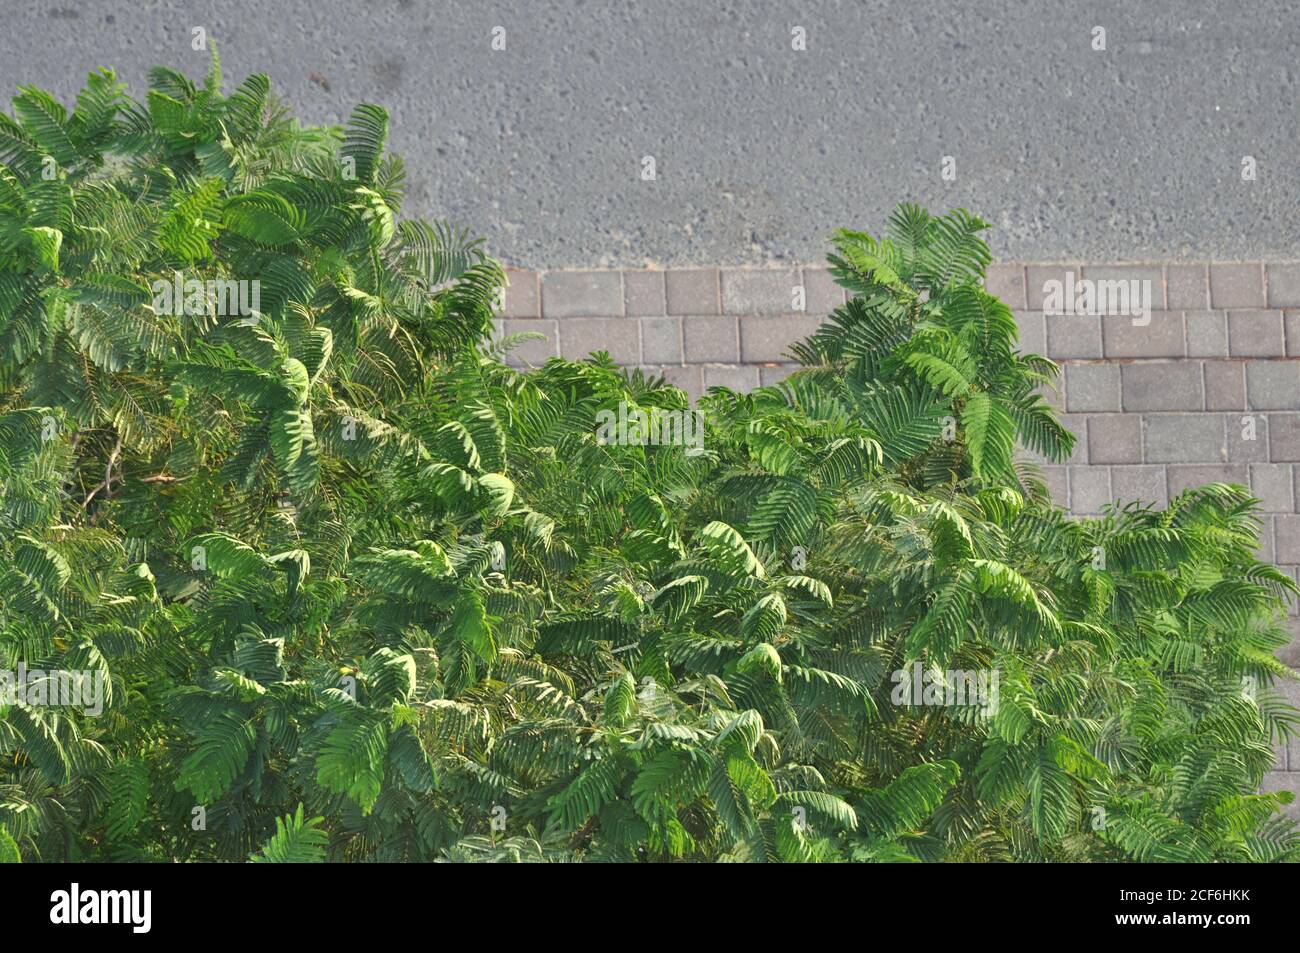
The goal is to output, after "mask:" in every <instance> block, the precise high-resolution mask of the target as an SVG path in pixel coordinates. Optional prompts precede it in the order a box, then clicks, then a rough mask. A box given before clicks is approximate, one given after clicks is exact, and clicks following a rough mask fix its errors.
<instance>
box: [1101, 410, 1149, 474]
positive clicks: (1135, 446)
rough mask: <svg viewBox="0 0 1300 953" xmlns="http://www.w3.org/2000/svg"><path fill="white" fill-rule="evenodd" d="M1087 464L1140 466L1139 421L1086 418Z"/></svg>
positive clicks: (1132, 416)
mask: <svg viewBox="0 0 1300 953" xmlns="http://www.w3.org/2000/svg"><path fill="white" fill-rule="evenodd" d="M1088 462H1089V463H1141V462H1142V418H1141V417H1139V416H1138V415H1137V414H1101V415H1096V416H1091V417H1089V418H1088Z"/></svg>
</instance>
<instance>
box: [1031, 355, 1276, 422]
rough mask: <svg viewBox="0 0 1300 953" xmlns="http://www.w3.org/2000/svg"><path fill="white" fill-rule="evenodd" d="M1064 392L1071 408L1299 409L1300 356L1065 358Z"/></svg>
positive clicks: (1064, 404) (1059, 399)
mask: <svg viewBox="0 0 1300 953" xmlns="http://www.w3.org/2000/svg"><path fill="white" fill-rule="evenodd" d="M1063 371H1064V374H1063V376H1062V378H1061V382H1062V387H1061V392H1060V393H1052V392H1047V393H1045V394H1044V396H1045V397H1046V398H1047V400H1048V401H1049V402H1051V403H1053V404H1055V405H1056V406H1058V407H1060V408H1061V409H1063V410H1066V411H1068V412H1070V413H1104V412H1108V411H1120V410H1124V411H1153V410H1181V411H1197V410H1211V411H1212V410H1224V411H1230V410H1300V360H1280V361H1260V360H1255V361H1232V360H1228V361H1200V360H1184V361H1167V362H1166V361H1142V362H1135V363H1124V364H1115V363H1100V362H1099V363H1089V362H1064V367H1063Z"/></svg>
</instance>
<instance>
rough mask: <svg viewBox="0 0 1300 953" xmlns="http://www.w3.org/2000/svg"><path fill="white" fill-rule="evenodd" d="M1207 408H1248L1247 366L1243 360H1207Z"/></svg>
mask: <svg viewBox="0 0 1300 953" xmlns="http://www.w3.org/2000/svg"><path fill="white" fill-rule="evenodd" d="M1203 371H1204V376H1205V409H1206V410H1245V409H1246V368H1245V365H1244V364H1243V363H1242V362H1241V361H1206V362H1205V367H1204V368H1203Z"/></svg>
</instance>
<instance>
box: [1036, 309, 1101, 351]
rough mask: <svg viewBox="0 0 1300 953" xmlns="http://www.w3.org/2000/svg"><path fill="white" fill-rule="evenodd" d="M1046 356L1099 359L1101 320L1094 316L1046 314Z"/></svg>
mask: <svg viewBox="0 0 1300 953" xmlns="http://www.w3.org/2000/svg"><path fill="white" fill-rule="evenodd" d="M1044 317H1045V319H1046V321H1047V356H1048V357H1051V358H1054V359H1063V360H1069V359H1070V358H1090V357H1101V356H1102V349H1101V318H1100V317H1099V316H1097V315H1094V314H1047V315H1044Z"/></svg>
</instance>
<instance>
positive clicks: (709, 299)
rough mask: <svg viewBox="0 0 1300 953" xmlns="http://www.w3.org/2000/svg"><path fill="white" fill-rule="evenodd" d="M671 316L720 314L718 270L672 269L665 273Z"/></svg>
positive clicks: (666, 292) (665, 287)
mask: <svg viewBox="0 0 1300 953" xmlns="http://www.w3.org/2000/svg"><path fill="white" fill-rule="evenodd" d="M664 293H665V295H666V296H667V298H668V313H669V314H720V313H721V307H720V302H721V298H720V297H719V293H718V269H716V268H670V269H669V270H668V271H666V272H665V273H664Z"/></svg>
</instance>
